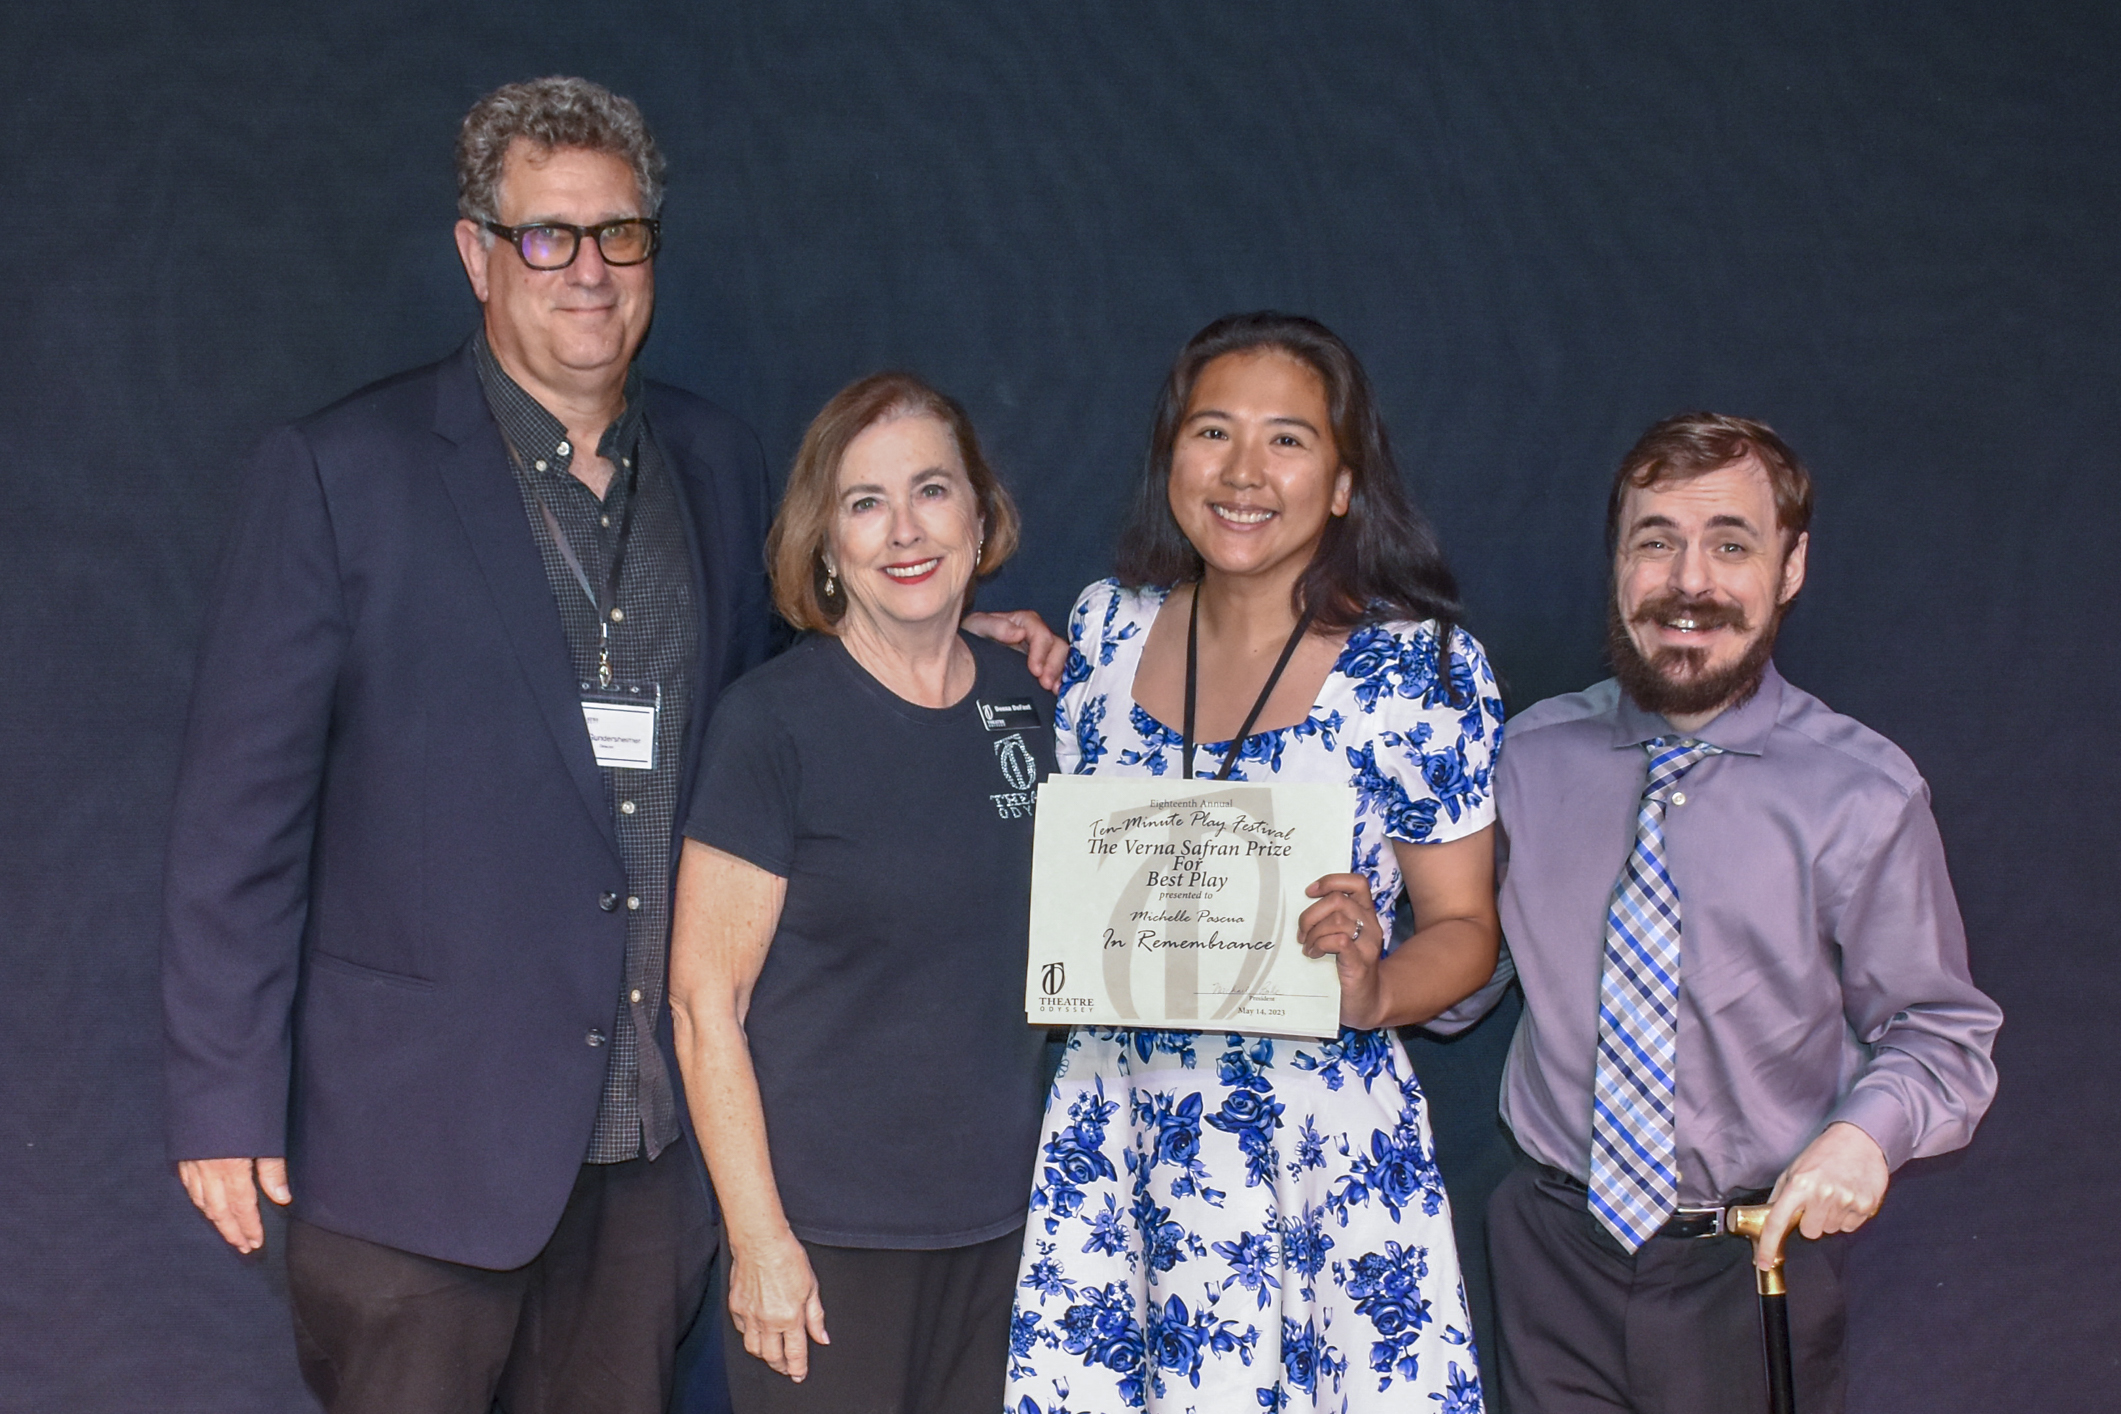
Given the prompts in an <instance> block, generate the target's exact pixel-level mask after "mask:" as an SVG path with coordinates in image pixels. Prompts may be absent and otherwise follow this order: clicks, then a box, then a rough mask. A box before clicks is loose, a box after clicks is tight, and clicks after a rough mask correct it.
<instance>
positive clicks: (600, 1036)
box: [582, 1026, 604, 1046]
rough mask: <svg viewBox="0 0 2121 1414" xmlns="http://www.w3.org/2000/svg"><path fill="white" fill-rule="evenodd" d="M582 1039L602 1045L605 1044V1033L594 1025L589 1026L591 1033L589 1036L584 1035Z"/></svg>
mask: <svg viewBox="0 0 2121 1414" xmlns="http://www.w3.org/2000/svg"><path fill="white" fill-rule="evenodd" d="M582 1039H583V1040H584V1041H587V1042H588V1043H589V1044H590V1045H592V1046H601V1045H603V1044H604V1033H603V1032H602V1031H601V1030H599V1029H598V1028H596V1027H594V1026H592V1027H590V1028H589V1034H588V1035H587V1036H584V1037H583V1038H582Z"/></svg>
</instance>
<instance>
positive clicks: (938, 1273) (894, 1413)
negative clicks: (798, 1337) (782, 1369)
mask: <svg viewBox="0 0 2121 1414" xmlns="http://www.w3.org/2000/svg"><path fill="white" fill-rule="evenodd" d="M803 1250H804V1251H805V1252H807V1253H809V1254H810V1269H811V1271H813V1272H815V1273H816V1274H817V1285H818V1299H819V1301H820V1302H821V1303H822V1304H823V1305H824V1308H825V1332H826V1334H828V1335H830V1336H831V1337H832V1344H830V1345H812V1346H811V1347H810V1374H809V1376H808V1378H806V1379H805V1380H804V1381H803V1382H802V1383H801V1384H797V1383H796V1382H795V1381H793V1380H791V1379H789V1378H788V1377H787V1376H786V1375H777V1374H775V1373H774V1372H773V1367H772V1366H770V1365H768V1364H767V1363H766V1362H765V1361H763V1360H761V1359H759V1358H757V1357H756V1356H754V1355H750V1354H747V1353H746V1352H745V1350H744V1337H743V1336H742V1335H741V1334H740V1333H739V1332H738V1331H737V1328H736V1323H735V1322H734V1321H732V1320H731V1319H730V1318H729V1313H728V1309H727V1307H726V1306H725V1307H724V1308H723V1311H722V1325H723V1331H722V1338H723V1340H724V1341H725V1342H726V1344H725V1346H724V1349H725V1351H726V1355H727V1359H728V1362H729V1402H730V1405H731V1407H733V1408H734V1409H735V1410H736V1414H995V1411H996V1410H998V1409H1000V1408H1001V1407H1002V1387H1003V1384H1004V1383H1005V1377H1006V1375H1007V1373H1008V1365H1009V1311H1010V1306H1011V1304H1012V1300H1013V1298H1014V1296H1015V1290H1016V1269H1017V1262H1018V1260H1019V1259H1020V1258H1021V1257H1022V1255H1023V1251H1024V1233H1023V1229H1022V1228H1018V1229H1017V1230H1016V1231H1015V1232H1012V1233H1010V1234H1009V1235H1008V1236H1006V1237H997V1238H995V1239H993V1240H992V1241H990V1242H982V1243H980V1244H978V1245H977V1246H974V1247H949V1248H945V1249H943V1250H941V1251H938V1252H905V1251H898V1250H883V1249H868V1248H858V1247H821V1246H818V1245H817V1244H815V1243H810V1242H805V1243H804V1244H803ZM725 1260H726V1259H725Z"/></svg>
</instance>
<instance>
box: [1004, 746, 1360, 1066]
mask: <svg viewBox="0 0 2121 1414" xmlns="http://www.w3.org/2000/svg"><path fill="white" fill-rule="evenodd" d="M1037 818H1038V827H1037V832H1036V834H1035V836H1034V841H1033V845H1032V855H1031V966H1030V971H1029V975H1028V976H1027V977H1026V978H1025V982H1024V1014H1025V1016H1026V1017H1027V1018H1028V1019H1029V1020H1030V1021H1031V1022H1032V1023H1033V1024H1034V1025H1053V1024H1057V1023H1069V1024H1088V1025H1099V1026H1140V1027H1147V1028H1150V1029H1152V1030H1181V1031H1216V1030H1229V1031H1246V1032H1254V1033H1265V1034H1269V1035H1282V1036H1333V1035H1337V1034H1338V1033H1339V1031H1340V979H1339V974H1338V973H1337V972H1336V971H1335V969H1334V963H1333V959H1332V958H1331V957H1330V956H1327V957H1319V958H1307V957H1305V956H1304V954H1303V948H1302V947H1301V946H1300V945H1299V944H1298V942H1297V936H1296V920H1297V918H1298V916H1299V915H1301V914H1302V913H1303V911H1304V909H1306V908H1308V907H1309V906H1310V905H1311V903H1312V902H1313V900H1312V899H1310V898H1308V897H1306V896H1305V894H1304V890H1305V889H1306V888H1308V887H1309V886H1310V885H1311V883H1312V882H1313V881H1315V880H1317V879H1318V878H1320V877H1322V876H1323V875H1326V874H1341V873H1346V872H1347V870H1348V848H1349V846H1348V842H1349V840H1350V839H1351V838H1352V837H1353V836H1354V833H1355V791H1354V788H1353V787H1352V786H1335V785H1297V784H1288V785H1277V784H1268V783H1262V782H1247V781H1203V780H1194V781H1187V780H1170V779H1167V778H1162V777H1155V776H1056V777H1054V778H1052V779H1050V780H1048V781H1047V782H1045V784H1043V785H1041V786H1040V787H1039V788H1038V816H1037Z"/></svg>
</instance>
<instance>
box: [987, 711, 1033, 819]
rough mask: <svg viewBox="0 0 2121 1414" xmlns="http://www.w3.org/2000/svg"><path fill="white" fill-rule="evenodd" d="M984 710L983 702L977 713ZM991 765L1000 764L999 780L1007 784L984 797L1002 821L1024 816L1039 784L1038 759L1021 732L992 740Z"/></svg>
mask: <svg viewBox="0 0 2121 1414" xmlns="http://www.w3.org/2000/svg"><path fill="white" fill-rule="evenodd" d="M986 712H987V704H986V703H984V702H982V703H981V704H980V715H981V716H983V717H984V716H985V715H986ZM994 764H995V765H997V766H999V767H1001V771H1002V779H1003V780H1005V781H1007V782H1008V783H1009V786H1010V789H1008V790H1006V791H1000V792H997V793H995V794H993V795H990V796H988V797H987V798H988V799H989V800H991V801H993V802H994V813H995V814H996V815H998V816H1000V817H1001V818H1002V819H1004V820H1021V819H1023V818H1024V817H1026V816H1028V815H1029V814H1030V813H1031V810H1032V806H1033V804H1034V802H1035V800H1036V797H1035V796H1034V795H1033V794H1032V788H1033V787H1034V786H1036V785H1037V784H1038V758H1037V757H1036V756H1034V755H1032V754H1031V747H1030V744H1029V743H1028V742H1026V741H1025V740H1024V734H1023V733H1022V732H1016V733H1014V734H1012V735H1010V736H1005V737H1003V738H1002V739H1001V740H1000V741H997V742H996V743H994Z"/></svg>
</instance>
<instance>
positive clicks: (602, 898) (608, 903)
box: [597, 893, 619, 913]
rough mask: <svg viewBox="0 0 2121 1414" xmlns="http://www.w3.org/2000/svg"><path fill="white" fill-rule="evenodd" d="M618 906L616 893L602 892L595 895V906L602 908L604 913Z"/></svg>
mask: <svg viewBox="0 0 2121 1414" xmlns="http://www.w3.org/2000/svg"><path fill="white" fill-rule="evenodd" d="M618 906H619V896H618V895H617V894H613V893H602V894H598V895H597V907H598V908H601V909H603V910H604V911H605V912H606V913H609V912H611V911H612V910H613V909H615V908H617V907H618Z"/></svg>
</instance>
